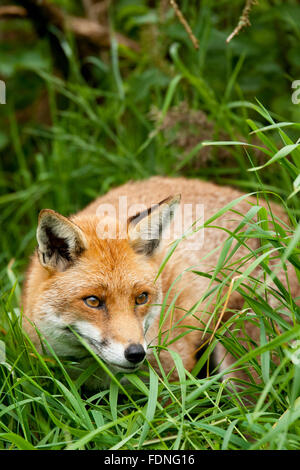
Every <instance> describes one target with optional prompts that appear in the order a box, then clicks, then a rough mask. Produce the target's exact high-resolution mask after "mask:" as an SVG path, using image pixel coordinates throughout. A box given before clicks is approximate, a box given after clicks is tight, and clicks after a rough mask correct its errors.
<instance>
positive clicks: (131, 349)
mask: <svg viewBox="0 0 300 470" xmlns="http://www.w3.org/2000/svg"><path fill="white" fill-rule="evenodd" d="M124 354H125V357H126V359H127V361H129V362H132V363H133V364H137V363H138V362H141V361H142V360H143V359H144V357H145V356H146V353H145V350H144V348H143V346H142V345H141V344H130V345H129V346H128V348H126V349H125V353H124Z"/></svg>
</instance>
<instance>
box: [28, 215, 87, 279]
mask: <svg viewBox="0 0 300 470" xmlns="http://www.w3.org/2000/svg"><path fill="white" fill-rule="evenodd" d="M36 237H37V241H38V255H39V260H40V263H41V265H42V266H44V267H46V268H52V269H55V270H56V271H65V269H67V267H68V266H70V265H71V264H72V263H73V262H74V261H75V259H76V258H77V257H78V256H79V255H80V254H81V253H82V252H83V251H84V250H85V249H86V248H87V242H86V239H85V236H84V234H83V232H82V230H81V229H80V228H79V227H78V226H77V225H76V224H74V223H73V222H72V221H71V220H70V219H67V218H66V217H64V216H63V215H61V214H58V213H57V212H55V211H52V210H51V209H43V210H42V211H41V212H40V214H39V221H38V228H37V232H36Z"/></svg>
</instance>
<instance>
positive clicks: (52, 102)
mask: <svg viewBox="0 0 300 470" xmlns="http://www.w3.org/2000/svg"><path fill="white" fill-rule="evenodd" d="M6 3H8V2H6ZM26 3H32V2H21V1H20V2H18V5H22V6H24V5H25V4H26ZM33 3H34V2H33ZM52 3H53V4H56V5H57V6H58V7H59V8H60V9H62V10H63V11H64V12H67V13H68V14H69V15H76V16H78V17H80V18H82V17H85V16H87V17H88V16H89V15H88V13H89V12H88V11H86V10H85V9H84V5H85V6H86V5H91V4H92V3H93V2H82V3H81V2H76V1H75V0H61V1H59V0H56V1H55V2H54V1H53V2H52ZM98 3H99V4H103V5H102V6H103V8H102V10H101V9H100V10H99V12H98V18H99V21H100V22H101V24H105V25H106V27H108V25H109V27H110V29H111V31H115V32H118V33H119V34H118V35H115V34H111V35H110V36H108V38H107V40H103V45H102V46H100V45H99V46H98V47H96V46H95V44H93V45H91V44H88V43H87V42H84V43H83V38H82V37H79V38H78V37H76V35H75V34H74V32H73V34H72V33H71V32H70V31H69V32H63V31H61V30H60V29H59V28H58V27H55V26H53V25H52V27H50V26H49V24H48V25H46V26H47V27H45V30H44V31H43V34H41V28H40V30H39V29H38V28H36V25H37V23H36V22H34V21H32V18H30V17H28V16H22V15H20V17H17V18H16V16H18V15H15V16H13V15H12V17H10V18H9V19H7V18H2V19H0V26H1V32H0V38H1V43H0V55H1V61H0V78H1V79H2V80H4V81H5V83H6V95H7V104H6V105H0V120H1V127H0V151H1V160H0V207H1V211H0V221H1V229H2V230H1V233H0V243H1V250H0V260H1V269H0V283H1V294H0V302H1V305H0V340H2V341H4V342H5V345H6V359H5V360H3V361H2V363H0V449H14V448H21V449H33V448H37V449H65V448H67V449H84V448H85V449H149V448H152V449H299V448H300V424H299V423H300V421H299V418H300V401H299V400H300V398H299V392H300V349H299V339H300V338H299V335H300V310H299V299H293V298H291V295H290V293H289V288H288V279H287V286H283V285H282V284H281V283H280V282H277V281H276V270H275V271H274V272H272V270H270V268H269V262H270V260H271V259H272V257H273V256H277V258H278V261H279V260H280V263H283V265H284V266H286V265H292V266H293V268H294V270H295V271H296V273H297V275H298V277H299V275H300V260H299V239H300V225H299V223H298V220H299V213H300V212H299V211H300V201H299V193H298V190H299V188H300V179H299V178H300V177H299V174H300V171H299V170H300V148H299V145H300V144H299V141H298V140H297V139H299V127H300V124H299V122H300V119H299V118H300V105H299V104H295V103H293V102H292V93H293V89H292V82H293V81H294V80H297V79H298V80H300V75H299V70H300V69H299V65H300V48H299V41H300V26H299V25H300V5H299V2H297V1H296V0H285V1H283V0H269V1H267V0H260V1H259V3H258V5H254V6H253V7H252V10H251V14H250V19H251V26H249V27H248V28H245V29H243V30H242V31H240V32H239V34H238V35H237V36H235V37H234V38H233V39H232V41H231V42H230V43H226V38H227V37H228V35H229V34H230V33H231V32H232V31H233V30H234V28H235V27H236V25H237V23H238V20H239V17H240V15H241V12H242V10H243V7H244V4H245V1H244V0H241V1H236V2H230V1H228V0H220V1H218V2H217V1H213V0H202V1H201V2H198V1H188V0H183V1H182V2H178V4H179V5H180V9H181V11H182V13H183V14H184V16H185V18H186V19H187V21H188V22H189V24H190V26H191V28H192V31H193V33H194V35H195V37H196V38H197V39H198V41H199V49H198V50H196V49H195V47H194V45H193V43H192V41H191V38H190V37H189V35H188V34H187V32H186V31H185V29H184V27H183V25H182V24H181V23H180V21H179V20H178V18H177V16H176V14H175V12H174V9H173V8H172V7H171V6H170V5H169V2H167V1H163V0H161V1H146V0H143V1H134V0H120V1H118V2H111V4H110V6H109V8H108V7H107V6H108V3H109V2H98ZM20 11H21V10H20ZM0 15H1V11H0ZM95 17H96V16H95ZM297 73H298V75H297ZM208 141H209V142H212V141H213V142H214V145H212V144H210V145H208V144H207V142H208ZM241 142H243V143H244V144H241ZM153 174H162V175H172V176H175V175H186V176H188V177H199V178H202V179H207V180H213V181H216V182H217V183H220V184H227V185H232V186H234V187H239V188H241V189H243V190H244V191H246V192H259V193H260V194H264V197H266V198H267V199H274V200H276V201H277V202H280V203H281V204H283V205H284V206H285V208H286V210H287V212H288V214H289V216H290V226H289V227H287V226H286V225H284V227H283V228H279V225H278V226H277V230H275V231H272V230H271V229H270V227H269V224H268V220H270V219H271V215H270V214H269V215H268V214H267V212H266V211H264V210H263V209H260V208H259V207H254V208H252V209H251V210H250V209H249V213H248V214H244V221H243V223H241V224H240V225H239V227H238V228H237V230H236V232H235V233H233V234H230V233H229V234H228V240H227V243H226V244H225V245H224V246H223V247H220V262H219V264H218V266H216V268H215V271H214V272H211V273H207V274H208V275H209V276H211V277H212V279H218V280H219V287H218V289H217V290H216V291H213V292H208V293H207V299H206V301H207V302H214V304H215V310H214V311H215V314H216V318H218V315H219V313H220V311H222V308H223V306H224V305H225V302H226V298H227V295H228V288H229V289H236V290H239V292H240V293H241V294H242V295H243V297H244V300H245V304H244V308H243V310H242V311H241V312H232V313H233V316H232V318H231V319H230V320H228V321H227V323H225V324H224V325H221V326H220V327H219V328H218V330H217V332H216V333H215V335H214V339H213V341H212V342H211V344H210V345H209V347H208V348H207V349H206V350H205V352H204V353H203V355H202V356H201V357H200V359H199V361H198V364H197V366H196V368H195V370H194V371H193V373H192V374H190V373H188V372H185V371H184V369H183V367H182V364H181V362H180V358H177V357H175V358H174V359H175V367H177V369H178V372H179V376H180V378H181V381H180V384H177V383H170V382H169V380H168V378H167V377H163V379H161V378H160V377H158V376H157V375H156V373H155V372H154V371H153V370H152V369H151V368H150V369H149V373H147V374H146V375H148V376H149V380H148V381H146V382H145V381H142V380H141V378H142V375H141V374H142V373H138V374H132V375H128V380H129V384H127V385H126V386H124V385H122V384H121V383H120V379H121V376H117V377H113V378H112V382H111V386H110V388H109V389H108V390H104V391H100V392H99V393H97V394H95V395H92V396H91V394H89V393H88V392H86V390H85V388H84V382H85V381H86V380H87V378H88V376H89V375H91V374H92V373H93V372H94V371H95V367H98V366H99V364H97V358H95V361H96V362H95V364H93V365H92V366H91V367H90V368H89V369H87V370H86V371H84V372H83V373H82V375H81V376H80V377H79V379H78V380H77V381H76V382H72V381H71V379H70V378H69V375H68V373H67V371H66V367H67V366H68V367H75V366H76V364H73V363H72V364H69V363H66V362H61V360H60V359H59V358H57V357H56V356H54V357H45V356H40V355H39V354H38V353H37V352H36V351H35V350H34V347H33V346H32V345H31V344H30V341H29V340H28V338H25V337H24V335H23V333H22V331H21V329H20V314H21V310H22V309H21V303H20V295H21V287H22V280H23V278H24V272H25V269H26V265H27V263H28V259H29V256H30V254H31V253H32V251H33V249H34V247H35V244H36V241H35V229H36V220H37V214H38V212H39V210H40V209H41V208H43V207H51V208H54V209H56V210H58V211H59V212H61V213H63V214H66V215H67V214H69V213H73V212H75V211H77V210H78V209H79V208H82V207H84V205H86V204H87V203H88V202H90V201H91V200H92V199H93V198H95V197H96V196H98V195H99V194H102V193H105V192H106V191H107V190H108V189H109V188H111V187H113V186H116V185H119V184H122V183H124V182H126V181H128V180H129V179H141V178H146V177H149V176H151V175H153ZM224 210H228V211H230V210H232V211H234V206H232V207H231V208H225V209H224ZM232 213H233V214H234V212H232ZM257 214H258V220H257V221H255V216H256V215H257ZM219 215H220V214H216V216H215V218H214V219H213V220H209V221H206V224H207V225H215V226H217V225H218V216H219ZM253 236H256V237H258V238H260V239H261V247H260V248H259V249H258V250H257V251H252V250H251V249H250V248H249V256H248V257H247V259H241V260H239V261H238V262H236V263H234V264H233V263H231V257H232V255H233V254H234V252H235V250H236V249H237V248H238V246H239V245H240V244H242V243H243V244H246V245H247V240H249V239H250V238H251V237H253ZM274 248H276V249H277V251H276V252H274ZM274 253H276V254H274ZM246 263H247V269H246V274H245V275H244V276H243V277H239V278H238V279H237V280H234V279H235V277H236V276H237V275H238V274H239V272H240V270H242V268H243V266H244V265H245V264H246ZM258 264H259V265H260V266H261V268H262V269H263V270H264V271H265V283H258V282H256V279H255V276H253V277H252V271H253V270H254V268H255V266H256V265H258ZM270 274H271V275H272V276H273V278H274V281H275V284H276V288H275V289H271V288H270V287H269V285H268V283H267V278H268V276H269V275H270ZM199 275H203V274H201V273H199ZM246 277H247V283H246ZM247 286H248V287H247ZM249 286H250V287H249ZM270 297H275V298H277V300H278V308H276V309H273V308H271V307H270V305H269V302H268V299H270ZM297 300H298V301H297ZM297 304H298V305H297ZM250 310H251V312H252V315H253V316H252V318H253V321H255V322H258V323H259V325H260V329H261V335H260V342H259V344H255V345H253V348H252V349H251V350H250V351H251V352H249V353H247V352H246V351H245V350H244V349H243V347H242V346H241V345H240V344H239V343H238V341H237V339H236V338H235V336H234V335H231V336H229V337H228V336H227V337H226V336H225V335H224V333H225V331H227V330H228V328H229V326H230V325H232V324H235V325H236V328H242V327H243V320H244V319H245V318H246V316H247V314H248V313H249V311H250ZM282 312H285V313H286V314H287V315H288V316H289V318H290V320H291V324H290V323H287V322H286V321H284V320H283V319H282V317H281V316H280V313H282ZM247 318H248V317H247ZM217 341H222V342H224V344H226V346H227V347H228V349H230V350H231V351H232V352H233V353H234V355H235V356H236V358H237V363H236V367H245V368H248V367H249V364H251V365H252V366H253V367H254V368H255V369H256V370H257V371H258V373H259V375H260V376H261V377H262V383H261V384H259V385H257V384H254V383H252V384H251V385H250V389H248V390H247V392H245V393H247V394H248V395H249V394H253V396H255V397H257V396H259V398H258V399H257V398H256V399H255V403H254V404H253V405H249V406H245V403H244V401H243V400H242V399H241V397H242V394H240V393H238V392H235V391H234V390H232V389H229V388H227V386H226V382H221V381H220V380H219V379H220V377H219V375H214V374H211V375H210V376H207V377H206V374H204V376H203V377H202V378H199V377H198V378H197V374H198V373H199V371H200V370H201V369H202V370H203V366H205V363H206V361H207V359H208V358H209V356H210V354H211V352H212V350H213V348H214V347H215V345H216V342H217ZM271 351H276V354H277V355H278V356H279V358H280V362H279V365H276V364H274V363H273V361H272V358H271V357H272V355H271ZM0 354H1V352H0ZM2 359H4V357H3V358H2ZM0 360H1V357H0ZM98 362H99V360H98ZM102 366H103V364H100V367H102ZM205 367H206V366H205ZM202 375H203V374H202ZM158 397H159V399H157V398H158Z"/></svg>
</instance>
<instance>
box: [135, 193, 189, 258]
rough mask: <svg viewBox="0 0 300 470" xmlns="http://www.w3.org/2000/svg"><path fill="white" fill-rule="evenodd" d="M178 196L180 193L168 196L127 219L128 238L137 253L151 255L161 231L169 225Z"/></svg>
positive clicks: (161, 233)
mask: <svg viewBox="0 0 300 470" xmlns="http://www.w3.org/2000/svg"><path fill="white" fill-rule="evenodd" d="M180 198H181V196H180V194H178V195H176V196H169V197H168V198H166V199H164V200H163V201H161V202H159V203H158V204H156V205H154V206H152V207H151V208H149V209H147V210H145V211H143V212H140V213H139V214H136V215H134V216H133V217H130V218H129V219H128V225H127V232H128V238H129V241H130V243H131V245H132V247H133V249H134V250H135V251H136V252H137V253H143V254H145V255H148V256H151V255H152V254H153V253H154V251H155V250H156V249H157V248H158V247H159V244H160V242H161V239H162V235H163V232H164V230H165V229H166V228H167V227H168V226H169V225H170V223H171V221H172V219H173V217H174V214H175V211H176V209H177V207H178V206H179V203H180Z"/></svg>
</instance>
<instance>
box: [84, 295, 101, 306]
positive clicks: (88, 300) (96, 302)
mask: <svg viewBox="0 0 300 470" xmlns="http://www.w3.org/2000/svg"><path fill="white" fill-rule="evenodd" d="M83 301H84V303H85V305H87V306H88V307H91V308H101V307H103V306H104V301H103V300H100V299H98V297H96V296H95V295H91V296H90V297H85V298H84V299H83Z"/></svg>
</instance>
